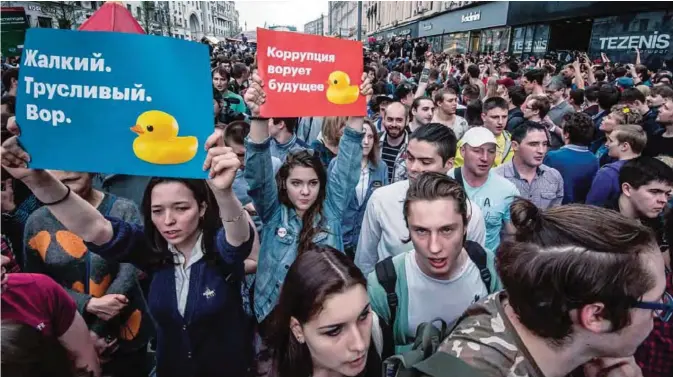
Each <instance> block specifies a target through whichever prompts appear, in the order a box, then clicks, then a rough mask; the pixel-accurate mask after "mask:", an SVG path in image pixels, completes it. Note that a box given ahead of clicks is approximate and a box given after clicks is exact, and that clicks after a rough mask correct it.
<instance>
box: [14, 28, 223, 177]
mask: <svg viewBox="0 0 673 377" xmlns="http://www.w3.org/2000/svg"><path fill="white" fill-rule="evenodd" d="M212 101H213V100H212V84H211V79H210V69H209V56H208V48H207V47H206V46H205V45H203V44H199V43H195V42H190V41H184V40H179V39H174V38H165V37H159V36H150V35H142V34H128V33H112V32H83V31H82V32H80V31H70V30H58V29H37V28H36V29H29V30H28V32H27V33H26V40H25V44H24V52H23V56H22V60H21V69H20V77H19V89H18V91H17V111H16V115H17V122H18V123H19V125H20V126H21V131H22V134H21V138H20V140H21V143H22V144H23V146H24V147H25V148H26V151H27V152H28V153H29V154H30V155H31V163H30V166H31V167H33V168H39V169H59V170H66V171H81V172H97V173H110V174H134V175H144V176H163V177H184V178H205V177H206V173H205V172H203V171H202V165H203V161H204V159H205V151H204V148H203V144H204V143H205V141H206V138H207V137H208V135H210V134H211V133H212V131H213V119H214V118H213V107H212V103H213V102H212Z"/></svg>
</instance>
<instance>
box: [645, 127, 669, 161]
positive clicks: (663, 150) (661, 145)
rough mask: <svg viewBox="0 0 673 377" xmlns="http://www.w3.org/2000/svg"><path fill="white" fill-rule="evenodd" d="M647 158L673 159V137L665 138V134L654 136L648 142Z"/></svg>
mask: <svg viewBox="0 0 673 377" xmlns="http://www.w3.org/2000/svg"><path fill="white" fill-rule="evenodd" d="M644 154H645V155H646V156H652V157H656V156H661V155H664V156H671V157H673V137H664V133H663V132H660V133H658V134H655V135H652V137H650V139H649V140H648V141H647V147H646V148H645V153H644Z"/></svg>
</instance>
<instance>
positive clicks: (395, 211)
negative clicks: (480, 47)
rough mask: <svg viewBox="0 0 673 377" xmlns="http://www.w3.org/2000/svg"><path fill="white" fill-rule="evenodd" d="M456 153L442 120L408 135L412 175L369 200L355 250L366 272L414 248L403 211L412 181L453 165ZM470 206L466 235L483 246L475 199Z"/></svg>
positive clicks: (481, 222)
mask: <svg viewBox="0 0 673 377" xmlns="http://www.w3.org/2000/svg"><path fill="white" fill-rule="evenodd" d="M455 154H456V136H455V135H454V133H453V132H452V131H451V130H450V129H449V128H447V127H445V126H443V125H441V124H438V123H430V124H428V125H425V126H423V127H420V128H419V129H417V130H416V131H415V132H414V133H413V134H412V135H411V136H410V137H409V145H408V147H407V152H406V154H405V159H406V170H407V174H408V176H409V179H408V180H404V181H399V182H395V183H392V184H390V185H388V186H384V187H381V188H379V189H377V190H376V191H374V193H373V194H372V196H371V198H370V199H369V203H368V204H367V209H366V211H365V215H364V219H363V221H362V229H361V231H360V241H359V242H358V248H357V251H356V253H355V264H356V265H357V266H358V267H359V268H360V270H362V272H363V273H364V274H368V273H370V272H371V271H373V270H374V266H375V265H376V263H378V261H380V260H383V259H385V258H387V257H389V256H395V255H398V254H401V253H404V252H406V251H409V250H411V249H412V248H413V246H412V245H410V244H409V243H407V242H405V240H406V239H408V238H409V229H408V228H407V224H406V223H405V221H404V214H403V205H404V199H405V198H406V195H407V190H408V189H409V184H410V181H415V180H416V179H417V178H418V177H419V176H420V175H421V174H422V173H425V172H438V173H443V174H446V173H447V172H448V171H449V169H451V168H452V167H453V156H454V155H455ZM467 207H468V225H467V239H468V240H470V241H474V242H476V243H478V244H480V245H481V246H483V245H484V241H485V238H484V237H485V233H484V232H485V225H484V218H483V216H482V215H481V210H480V209H479V208H478V207H477V205H476V204H475V203H472V202H468V206H467ZM494 280H495V279H494Z"/></svg>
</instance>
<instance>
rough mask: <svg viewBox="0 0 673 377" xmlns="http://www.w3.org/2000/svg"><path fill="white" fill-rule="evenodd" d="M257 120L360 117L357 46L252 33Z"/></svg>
mask: <svg viewBox="0 0 673 377" xmlns="http://www.w3.org/2000/svg"><path fill="white" fill-rule="evenodd" d="M257 64H258V68H259V75H260V77H261V78H262V80H263V81H264V90H265V92H266V102H265V103H264V104H263V105H262V107H261V109H260V110H261V115H262V116H263V117H270V118H271V117H279V118H280V117H302V116H347V115H352V116H358V115H359V116H364V115H366V113H367V105H366V99H365V97H364V96H362V95H361V94H360V90H359V87H360V84H362V80H361V79H362V71H363V61H362V43H360V42H354V41H347V40H343V39H336V38H330V37H320V36H317V35H310V34H301V33H293V32H285V31H271V30H266V29H257Z"/></svg>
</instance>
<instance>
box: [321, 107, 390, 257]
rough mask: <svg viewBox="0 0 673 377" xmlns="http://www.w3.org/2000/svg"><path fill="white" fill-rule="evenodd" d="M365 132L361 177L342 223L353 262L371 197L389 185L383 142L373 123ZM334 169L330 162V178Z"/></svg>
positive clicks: (344, 239)
mask: <svg viewBox="0 0 673 377" xmlns="http://www.w3.org/2000/svg"><path fill="white" fill-rule="evenodd" d="M364 131H365V136H364V138H363V139H362V162H361V163H360V178H359V180H358V183H357V186H355V190H353V191H352V192H351V195H350V199H349V200H348V204H347V206H346V212H345V213H344V215H343V221H342V222H341V232H342V234H343V243H344V250H345V251H346V254H347V255H348V256H349V257H350V258H351V260H353V259H354V258H355V250H356V249H357V246H358V240H359V239H360V227H361V226H362V219H363V218H364V215H365V209H366V208H367V203H368V202H369V198H370V197H371V196H372V193H373V192H374V190H376V189H378V188H379V187H383V186H385V185H387V184H388V167H387V166H386V164H385V162H383V161H382V160H381V158H380V155H379V153H380V152H379V149H380V148H381V146H380V140H379V138H378V136H377V134H376V127H375V126H374V123H373V122H372V121H371V120H369V119H365V122H364ZM333 169H334V163H330V165H329V169H327V172H328V175H329V174H331V173H332V170H333Z"/></svg>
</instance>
